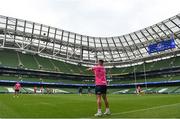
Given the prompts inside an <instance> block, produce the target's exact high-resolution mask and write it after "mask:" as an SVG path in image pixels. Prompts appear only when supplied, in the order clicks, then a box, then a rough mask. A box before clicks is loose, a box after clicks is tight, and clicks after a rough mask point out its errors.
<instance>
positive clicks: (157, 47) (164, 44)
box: [148, 37, 176, 54]
mask: <svg viewBox="0 0 180 119" xmlns="http://www.w3.org/2000/svg"><path fill="white" fill-rule="evenodd" d="M175 47H176V44H175V41H174V38H173V37H172V38H171V39H169V40H164V41H161V42H158V43H154V44H150V45H149V46H148V53H149V54H152V53H154V52H160V51H165V50H168V49H173V48H175Z"/></svg>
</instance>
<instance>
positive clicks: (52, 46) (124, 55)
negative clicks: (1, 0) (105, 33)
mask: <svg viewBox="0 0 180 119" xmlns="http://www.w3.org/2000/svg"><path fill="white" fill-rule="evenodd" d="M172 35H174V38H175V43H176V48H174V49H169V50H166V51H162V52H156V53H153V54H151V55H149V53H148V48H147V47H148V45H149V44H151V43H157V42H159V41H162V40H164V39H169V38H170V37H171V36H172ZM0 47H1V48H8V49H15V50H21V51H23V52H30V53H35V54H39V55H43V56H47V57H50V58H55V59H60V60H64V61H68V62H72V63H80V64H85V65H93V64H94V63H95V62H96V61H97V59H104V60H105V61H106V65H109V66H115V65H126V64H132V63H138V62H142V61H143V62H144V61H146V60H149V59H154V58H157V57H160V58H161V57H164V56H167V55H176V54H178V53H179V52H180V14H178V15H175V16H173V17H171V18H169V19H166V20H164V21H162V22H159V23H157V24H154V25H152V26H150V27H147V28H144V29H141V30H138V31H135V32H133V33H129V34H125V35H122V36H115V37H92V36H85V35H81V34H78V33H73V32H70V31H65V30H62V29H58V28H54V27H51V26H47V25H44V24H39V23H35V22H30V21H26V20H21V19H16V18H11V17H6V16H0Z"/></svg>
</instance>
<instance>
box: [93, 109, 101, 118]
mask: <svg viewBox="0 0 180 119" xmlns="http://www.w3.org/2000/svg"><path fill="white" fill-rule="evenodd" d="M102 115H103V114H102V111H101V109H98V111H97V113H96V114H94V116H96V117H99V116H102Z"/></svg>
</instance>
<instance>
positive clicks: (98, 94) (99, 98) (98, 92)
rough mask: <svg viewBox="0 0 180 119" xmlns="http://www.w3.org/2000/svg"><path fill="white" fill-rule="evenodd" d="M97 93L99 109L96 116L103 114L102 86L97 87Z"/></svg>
mask: <svg viewBox="0 0 180 119" xmlns="http://www.w3.org/2000/svg"><path fill="white" fill-rule="evenodd" d="M95 93H96V101H97V107H98V111H97V113H96V114H95V115H94V116H102V111H101V87H100V86H96V87H95Z"/></svg>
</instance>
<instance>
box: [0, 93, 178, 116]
mask: <svg viewBox="0 0 180 119" xmlns="http://www.w3.org/2000/svg"><path fill="white" fill-rule="evenodd" d="M108 98H109V102H110V109H111V112H112V115H110V116H103V117H104V118H134V117H136V118H140V117H141V118H153V117H156V118H175V117H177V118H178V117H180V95H168V94H165V95H164V94H160V95H143V96H137V95H108ZM102 109H103V111H104V105H103V108H102ZM96 110H97V109H96V98H95V96H94V95H93V96H88V95H82V96H79V95H73V94H58V95H24V94H22V95H20V96H19V97H18V98H13V95H12V94H1V95H0V118H10V117H18V118H20V117H21V118H25V117H28V118H33V117H34V118H35V117H38V118H57V117H59V118H61V117H62V118H63V117H64V118H71V117H75V118H94V116H93V115H94V113H96Z"/></svg>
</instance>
